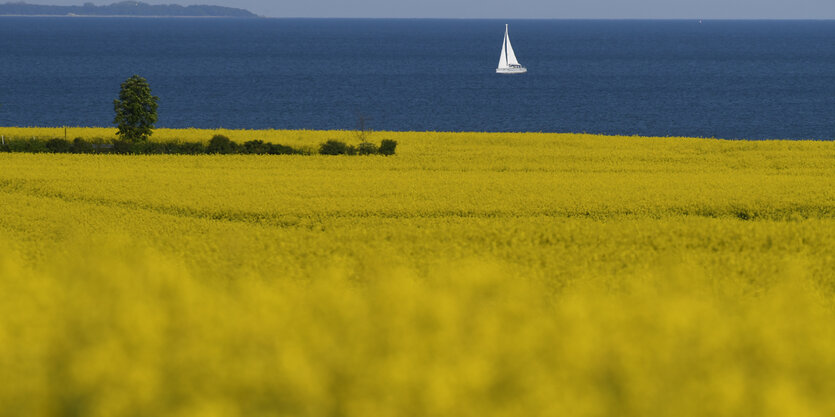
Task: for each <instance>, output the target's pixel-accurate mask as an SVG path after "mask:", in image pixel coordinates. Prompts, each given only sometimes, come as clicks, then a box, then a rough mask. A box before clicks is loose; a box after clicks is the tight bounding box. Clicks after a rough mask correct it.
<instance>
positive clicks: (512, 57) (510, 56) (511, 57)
mask: <svg viewBox="0 0 835 417" xmlns="http://www.w3.org/2000/svg"><path fill="white" fill-rule="evenodd" d="M504 43H506V44H507V65H510V66H513V65H519V61H517V60H516V54H514V53H513V46H511V45H510V35H508V34H507V25H504Z"/></svg>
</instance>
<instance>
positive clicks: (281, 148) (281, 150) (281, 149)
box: [270, 143, 299, 155]
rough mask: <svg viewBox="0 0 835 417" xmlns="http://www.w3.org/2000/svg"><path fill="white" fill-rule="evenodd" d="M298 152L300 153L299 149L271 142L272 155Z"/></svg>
mask: <svg viewBox="0 0 835 417" xmlns="http://www.w3.org/2000/svg"><path fill="white" fill-rule="evenodd" d="M297 153H299V151H297V150H295V149H293V148H291V147H289V146H287V145H279V144H277V143H272V144H270V155H293V154H297Z"/></svg>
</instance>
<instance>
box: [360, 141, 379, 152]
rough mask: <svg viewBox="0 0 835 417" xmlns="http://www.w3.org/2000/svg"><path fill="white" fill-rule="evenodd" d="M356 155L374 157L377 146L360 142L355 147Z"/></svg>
mask: <svg viewBox="0 0 835 417" xmlns="http://www.w3.org/2000/svg"><path fill="white" fill-rule="evenodd" d="M357 154H359V155H376V154H377V145H375V144H373V143H371V142H362V143H360V144H359V145H357Z"/></svg>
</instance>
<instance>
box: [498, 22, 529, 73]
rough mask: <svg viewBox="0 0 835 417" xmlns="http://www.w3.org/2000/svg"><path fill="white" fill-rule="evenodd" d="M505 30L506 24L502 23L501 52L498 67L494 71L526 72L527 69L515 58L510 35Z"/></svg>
mask: <svg viewBox="0 0 835 417" xmlns="http://www.w3.org/2000/svg"><path fill="white" fill-rule="evenodd" d="M507 32H508V29H507V25H504V41H503V42H502V54H501V56H499V67H498V68H496V72H498V73H500V74H521V73H524V72H527V69H525V67H523V66H522V65H521V64H519V61H517V60H516V53H514V52H513V46H511V45H510V36H509V35H508V33H507Z"/></svg>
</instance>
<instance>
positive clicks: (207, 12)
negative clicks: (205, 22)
mask: <svg viewBox="0 0 835 417" xmlns="http://www.w3.org/2000/svg"><path fill="white" fill-rule="evenodd" d="M0 16H18V17H239V18H255V17H258V16H257V15H256V14H254V13H252V12H250V11H248V10H244V9H238V8H234V7H223V6H208V5H192V6H180V5H177V4H167V5H156V4H154V5H152V4H147V3H141V2H136V1H123V2H119V3H113V4H111V5H107V6H96V5H94V4H92V3H85V4H84V5H82V6H49V5H40V4H26V3H5V4H0Z"/></svg>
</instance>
